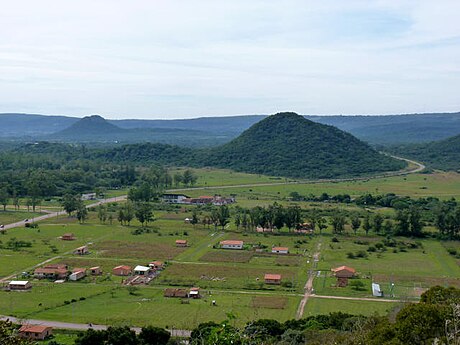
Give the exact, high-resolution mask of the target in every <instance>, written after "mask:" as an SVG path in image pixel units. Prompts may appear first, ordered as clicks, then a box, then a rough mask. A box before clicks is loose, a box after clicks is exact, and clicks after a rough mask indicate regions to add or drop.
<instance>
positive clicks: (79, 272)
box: [69, 268, 86, 281]
mask: <svg viewBox="0 0 460 345" xmlns="http://www.w3.org/2000/svg"><path fill="white" fill-rule="evenodd" d="M85 276H86V269H84V268H74V269H73V271H72V273H71V274H70V275H69V280H72V281H77V280H80V279H82V278H84V277H85Z"/></svg>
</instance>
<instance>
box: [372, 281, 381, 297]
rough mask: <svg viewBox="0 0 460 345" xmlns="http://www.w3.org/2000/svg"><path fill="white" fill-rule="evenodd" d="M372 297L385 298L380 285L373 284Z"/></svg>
mask: <svg viewBox="0 0 460 345" xmlns="http://www.w3.org/2000/svg"><path fill="white" fill-rule="evenodd" d="M372 295H373V296H374V297H383V291H382V290H381V289H380V284H377V283H372Z"/></svg>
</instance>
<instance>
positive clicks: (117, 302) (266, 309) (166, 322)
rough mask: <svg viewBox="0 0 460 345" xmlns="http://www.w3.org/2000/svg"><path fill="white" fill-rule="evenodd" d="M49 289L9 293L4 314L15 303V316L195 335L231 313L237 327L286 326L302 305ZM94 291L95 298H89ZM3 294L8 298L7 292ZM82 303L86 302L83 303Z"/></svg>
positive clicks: (228, 296) (147, 291) (286, 300)
mask: <svg viewBox="0 0 460 345" xmlns="http://www.w3.org/2000/svg"><path fill="white" fill-rule="evenodd" d="M49 285H51V287H50V288H49V289H50V290H52V292H53V293H52V294H49V293H47V294H44V293H40V292H39V291H38V290H39V289H38V288H37V289H36V291H37V292H36V291H34V289H33V290H32V291H31V292H28V293H16V294H14V293H10V294H9V295H10V296H12V297H10V298H11V300H12V302H9V301H8V299H9V298H8V297H7V298H4V296H2V298H1V299H0V307H1V310H8V305H9V304H10V303H11V305H12V306H14V308H13V309H14V310H13V313H14V315H16V316H18V317H32V316H33V317H34V318H36V319H46V320H60V321H66V322H78V323H90V322H91V323H99V324H111V325H136V326H144V325H152V324H153V325H156V326H160V327H174V328H180V329H190V328H193V327H195V326H196V325H198V324H199V323H201V322H205V321H209V320H215V321H217V322H218V321H223V320H225V319H227V318H228V313H231V314H232V315H235V316H236V319H235V321H234V322H235V323H236V324H238V325H242V324H245V323H246V322H247V321H249V320H252V319H257V318H276V319H278V320H281V321H284V320H287V319H291V318H292V317H293V315H294V314H295V309H296V307H297V304H298V300H299V298H298V297H291V296H282V297H280V296H276V295H275V296H263V297H264V300H263V303H262V304H261V303H259V302H257V300H256V305H254V296H251V295H245V294H233V293H225V292H220V291H212V292H211V295H206V296H205V297H204V298H202V299H200V300H190V301H189V302H190V303H186V304H184V303H182V302H181V300H180V299H175V298H165V297H163V290H162V289H154V288H149V287H147V288H141V289H139V290H137V291H136V292H135V294H134V295H132V294H129V292H128V291H127V289H126V288H116V289H113V288H109V287H101V286H94V289H93V288H91V289H87V288H85V285H83V284H75V285H69V284H65V285H59V286H57V285H52V284H49ZM43 289H46V288H43ZM89 291H91V294H88V292H89ZM0 294H2V295H3V294H7V295H8V293H6V292H1V293H0ZM25 296H27V298H24V297H25ZM80 297H86V298H85V299H83V300H80ZM71 298H75V299H76V300H77V301H76V302H73V303H69V304H64V300H65V299H69V300H70V299H71ZM212 300H215V301H216V306H212V305H211V301H212ZM280 300H281V302H282V303H280ZM39 303H42V306H39Z"/></svg>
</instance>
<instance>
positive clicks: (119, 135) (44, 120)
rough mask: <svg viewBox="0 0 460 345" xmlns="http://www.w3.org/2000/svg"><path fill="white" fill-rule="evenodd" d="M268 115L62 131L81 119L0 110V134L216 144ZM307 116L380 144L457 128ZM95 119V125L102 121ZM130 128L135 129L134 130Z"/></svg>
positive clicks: (427, 121) (445, 121)
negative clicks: (103, 129) (2, 111)
mask: <svg viewBox="0 0 460 345" xmlns="http://www.w3.org/2000/svg"><path fill="white" fill-rule="evenodd" d="M266 117H267V116H266V115H246V116H225V117H202V118H197V119H185V120H107V123H108V124H111V125H114V126H116V128H113V127H112V129H111V130H110V129H109V127H108V126H106V125H104V127H103V128H105V129H106V132H107V133H105V132H103V131H102V130H95V131H94V130H92V129H90V127H91V126H86V125H88V124H90V122H86V123H83V124H80V125H79V127H78V128H77V129H78V131H76V132H75V131H74V130H70V131H67V132H65V131H64V130H65V129H67V128H70V127H71V126H72V125H74V124H77V123H78V122H79V121H81V119H80V118H75V117H67V116H45V115H28V114H0V128H1V130H0V138H21V139H22V140H48V139H51V140H59V141H72V142H74V141H76V142H80V141H83V142H101V141H102V142H112V141H118V142H121V143H132V142H146V141H148V142H161V143H169V144H179V145H186V146H216V145H219V144H221V143H224V142H228V141H230V140H231V139H233V138H235V137H237V136H238V135H239V134H241V133H242V132H243V131H245V130H246V129H248V128H249V127H250V126H252V125H253V124H255V123H257V122H258V121H260V120H262V119H264V118H266ZM305 117H306V118H307V119H309V120H311V121H314V122H318V123H322V124H328V125H331V126H335V127H337V128H339V129H341V130H344V131H346V132H349V133H351V134H353V135H354V136H356V137H357V138H359V139H361V140H364V141H366V142H368V143H371V144H380V145H394V144H405V143H421V142H430V141H434V140H442V139H446V138H448V137H450V136H454V135H457V134H460V113H438V114H411V115H385V116H337V115H334V116H311V115H308V116H307V115H306V116H305ZM94 125H95V126H96V127H97V126H99V125H100V124H98V123H95V124H94ZM101 128H102V127H101ZM74 129H75V128H74ZM119 129H121V130H131V131H120V130H119ZM139 129H141V130H139ZM133 130H135V131H136V132H135V134H134V132H133ZM63 131H64V132H63ZM109 132H111V134H110V135H109V134H108V133H109ZM75 133H78V135H75ZM184 136H185V137H184Z"/></svg>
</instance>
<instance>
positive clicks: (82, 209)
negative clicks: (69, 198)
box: [76, 200, 88, 223]
mask: <svg viewBox="0 0 460 345" xmlns="http://www.w3.org/2000/svg"><path fill="white" fill-rule="evenodd" d="M76 211H77V219H78V221H79V222H80V223H84V222H85V220H86V219H87V218H88V209H87V208H86V206H85V204H84V203H83V201H81V200H79V202H78V204H77V209H76Z"/></svg>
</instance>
